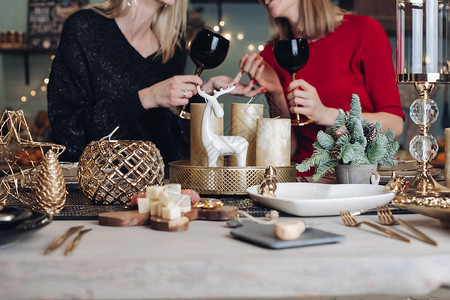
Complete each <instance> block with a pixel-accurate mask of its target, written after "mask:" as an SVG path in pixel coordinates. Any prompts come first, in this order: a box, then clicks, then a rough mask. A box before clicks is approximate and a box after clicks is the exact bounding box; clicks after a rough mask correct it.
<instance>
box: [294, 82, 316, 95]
mask: <svg viewBox="0 0 450 300" xmlns="http://www.w3.org/2000/svg"><path fill="white" fill-rule="evenodd" d="M295 89H302V90H304V91H306V92H315V91H316V89H315V88H314V87H313V86H312V85H310V84H309V83H308V82H306V81H305V80H303V79H297V80H294V81H292V82H291V83H290V84H289V87H288V91H292V90H295Z"/></svg>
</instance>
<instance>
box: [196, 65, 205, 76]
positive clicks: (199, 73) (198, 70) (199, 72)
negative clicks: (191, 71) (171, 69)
mask: <svg viewBox="0 0 450 300" xmlns="http://www.w3.org/2000/svg"><path fill="white" fill-rule="evenodd" d="M204 69H205V67H204V66H203V65H201V66H200V67H197V68H196V69H195V76H198V77H200V75H202V72H203V70H204Z"/></svg>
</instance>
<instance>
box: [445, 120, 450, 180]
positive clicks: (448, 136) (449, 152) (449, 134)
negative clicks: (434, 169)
mask: <svg viewBox="0 0 450 300" xmlns="http://www.w3.org/2000/svg"><path fill="white" fill-rule="evenodd" d="M444 184H445V186H446V187H450V128H445V160H444Z"/></svg>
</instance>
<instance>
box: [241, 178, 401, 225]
mask: <svg viewBox="0 0 450 300" xmlns="http://www.w3.org/2000/svg"><path fill="white" fill-rule="evenodd" d="M258 189H259V185H254V186H251V187H249V188H248V189H247V192H248V194H249V195H250V197H252V198H253V199H255V200H256V201H259V202H261V203H262V204H264V205H266V206H269V207H271V208H274V209H278V210H281V211H284V212H286V213H289V214H292V215H297V216H303V217H307V216H335V215H339V211H341V210H349V211H350V212H356V211H361V210H366V209H371V208H375V207H377V206H380V205H384V204H387V203H389V202H390V201H391V200H392V199H393V198H394V193H393V192H388V191H385V190H384V186H381V185H373V184H325V183H307V182H290V183H277V190H276V192H275V195H276V197H275V198H273V197H270V196H263V195H260V194H259V193H258Z"/></svg>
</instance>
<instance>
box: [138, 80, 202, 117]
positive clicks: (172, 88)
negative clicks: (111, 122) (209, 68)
mask: <svg viewBox="0 0 450 300" xmlns="http://www.w3.org/2000/svg"><path fill="white" fill-rule="evenodd" d="M202 84H203V81H202V80H201V79H200V77H198V76H195V75H177V76H173V77H171V78H169V79H166V80H164V81H161V82H158V83H156V84H154V85H152V86H149V87H148V88H145V89H142V90H140V91H139V99H140V100H141V103H142V106H143V107H144V108H145V109H150V108H155V107H172V106H180V105H186V104H188V102H189V99H190V98H191V97H192V96H194V95H195V94H196V93H197V85H200V86H201V85H202Z"/></svg>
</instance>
